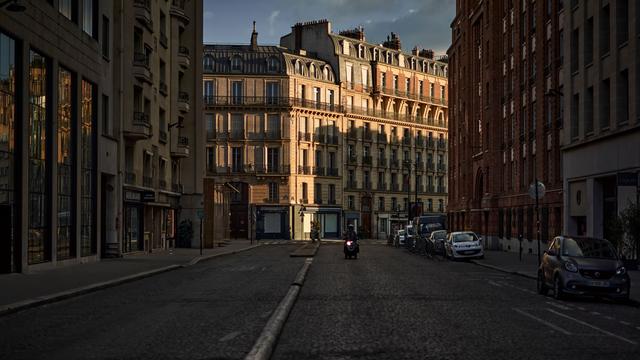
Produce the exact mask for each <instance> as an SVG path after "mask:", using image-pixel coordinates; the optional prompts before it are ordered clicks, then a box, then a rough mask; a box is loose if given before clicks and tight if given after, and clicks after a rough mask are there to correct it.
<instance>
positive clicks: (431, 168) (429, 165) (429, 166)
mask: <svg viewBox="0 0 640 360" xmlns="http://www.w3.org/2000/svg"><path fill="white" fill-rule="evenodd" d="M427 170H429V171H433V170H435V164H434V163H433V162H432V161H427Z"/></svg>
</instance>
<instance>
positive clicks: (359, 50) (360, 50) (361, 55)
mask: <svg viewBox="0 0 640 360" xmlns="http://www.w3.org/2000/svg"><path fill="white" fill-rule="evenodd" d="M358 57H359V58H360V59H363V58H364V46H362V45H358Z"/></svg>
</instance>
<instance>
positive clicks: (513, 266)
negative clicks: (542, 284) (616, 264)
mask: <svg viewBox="0 0 640 360" xmlns="http://www.w3.org/2000/svg"><path fill="white" fill-rule="evenodd" d="M471 262H473V263H475V264H478V265H480V266H484V267H488V268H491V269H494V270H498V271H502V272H507V273H511V274H515V275H520V276H524V277H527V278H530V279H536V275H537V273H538V257H537V256H536V255H530V254H522V260H520V259H519V258H518V253H516V252H505V251H490V250H485V252H484V259H483V260H471ZM629 277H630V278H631V298H632V299H634V300H635V301H640V271H629Z"/></svg>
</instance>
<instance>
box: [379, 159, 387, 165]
mask: <svg viewBox="0 0 640 360" xmlns="http://www.w3.org/2000/svg"><path fill="white" fill-rule="evenodd" d="M386 166H387V159H386V158H378V167H386Z"/></svg>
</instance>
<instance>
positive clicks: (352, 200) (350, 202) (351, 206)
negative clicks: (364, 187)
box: [347, 195, 356, 210]
mask: <svg viewBox="0 0 640 360" xmlns="http://www.w3.org/2000/svg"><path fill="white" fill-rule="evenodd" d="M347 207H348V208H349V210H353V209H355V208H356V200H355V197H354V196H353V195H349V196H348V197H347Z"/></svg>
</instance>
